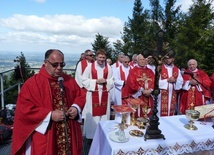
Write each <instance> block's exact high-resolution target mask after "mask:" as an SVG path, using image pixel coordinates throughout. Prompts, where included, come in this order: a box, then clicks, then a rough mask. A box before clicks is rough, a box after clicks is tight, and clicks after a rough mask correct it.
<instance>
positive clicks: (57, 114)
mask: <svg viewBox="0 0 214 155" xmlns="http://www.w3.org/2000/svg"><path fill="white" fill-rule="evenodd" d="M51 119H52V120H53V121H54V122H61V121H63V120H64V119H65V116H64V114H63V111H62V110H58V109H56V110H54V111H52V114H51Z"/></svg>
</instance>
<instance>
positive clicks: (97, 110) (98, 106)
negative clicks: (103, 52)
mask: <svg viewBox="0 0 214 155" xmlns="http://www.w3.org/2000/svg"><path fill="white" fill-rule="evenodd" d="M91 75H92V79H98V75H97V70H96V69H95V62H93V63H92V64H91ZM107 77H108V66H107V65H106V66H105V68H104V70H103V78H104V79H107ZM107 102H108V92H107V89H106V84H103V89H102V97H101V101H99V92H98V84H96V86H95V91H94V92H92V116H102V115H105V114H106V111H107V104H108V103H107Z"/></svg>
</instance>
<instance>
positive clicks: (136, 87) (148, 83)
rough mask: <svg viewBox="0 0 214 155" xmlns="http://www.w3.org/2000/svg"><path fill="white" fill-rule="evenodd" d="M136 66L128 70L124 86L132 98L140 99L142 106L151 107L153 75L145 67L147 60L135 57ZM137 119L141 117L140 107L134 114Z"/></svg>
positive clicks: (140, 56) (141, 56)
mask: <svg viewBox="0 0 214 155" xmlns="http://www.w3.org/2000/svg"><path fill="white" fill-rule="evenodd" d="M137 63H138V65H137V66H135V67H134V68H133V69H131V70H130V72H129V75H128V78H127V82H126V86H125V87H127V90H128V93H129V95H130V96H131V97H133V98H140V99H141V100H142V101H143V102H144V105H147V106H150V107H152V106H153V99H152V97H151V93H152V91H153V90H154V80H155V75H154V73H153V71H152V70H151V69H149V68H148V67H147V66H146V65H147V59H146V58H145V57H144V56H143V55H142V54H139V55H138V56H137ZM136 116H137V117H143V116H144V114H143V112H142V106H139V108H138V109H137V112H136Z"/></svg>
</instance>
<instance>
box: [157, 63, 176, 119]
mask: <svg viewBox="0 0 214 155" xmlns="http://www.w3.org/2000/svg"><path fill="white" fill-rule="evenodd" d="M178 71H179V70H178V68H177V67H176V66H173V68H172V76H173V77H174V78H175V79H177V77H178ZM168 78H169V76H168V71H167V68H166V67H165V66H164V65H162V66H161V79H162V80H164V79H168ZM160 93H161V110H160V115H161V116H168V106H169V105H168V101H169V88H167V90H163V89H161V90H160ZM170 103H171V105H170V113H169V116H172V115H174V112H175V106H176V103H177V91H176V90H174V88H173V91H172V98H171V102H170Z"/></svg>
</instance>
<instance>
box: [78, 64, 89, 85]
mask: <svg viewBox="0 0 214 155" xmlns="http://www.w3.org/2000/svg"><path fill="white" fill-rule="evenodd" d="M88 64H91V62H88V61H87V65H88ZM82 74H83V73H82V63H81V61H80V62H79V63H78V64H77V67H76V71H75V80H76V82H77V84H78V85H79V86H80V88H82V87H83V85H82V78H81V77H82Z"/></svg>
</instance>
